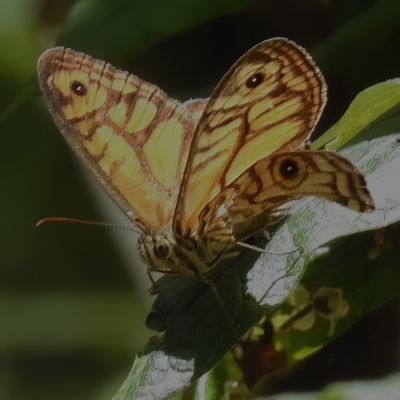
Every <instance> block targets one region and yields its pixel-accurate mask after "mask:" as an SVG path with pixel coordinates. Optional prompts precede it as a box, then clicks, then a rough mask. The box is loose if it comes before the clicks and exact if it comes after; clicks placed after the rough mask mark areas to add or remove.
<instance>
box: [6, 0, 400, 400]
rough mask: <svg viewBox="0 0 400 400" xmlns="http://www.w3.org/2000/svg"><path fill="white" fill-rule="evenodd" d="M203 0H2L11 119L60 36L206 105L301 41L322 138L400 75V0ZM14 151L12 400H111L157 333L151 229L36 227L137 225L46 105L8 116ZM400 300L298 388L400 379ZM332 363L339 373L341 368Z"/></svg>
mask: <svg viewBox="0 0 400 400" xmlns="http://www.w3.org/2000/svg"><path fill="white" fill-rule="evenodd" d="M150 3H151V4H150ZM189 3H190V2H188V1H186V2H184V1H182V0H175V1H174V0H168V1H162V0H157V1H156V0H154V1H152V2H149V1H147V2H145V1H137V2H131V1H128V0H117V1H106V0H96V1H81V2H79V3H78V2H74V1H72V0H57V1H56V0H42V1H39V0H1V1H0V54H1V57H0V108H1V110H4V109H6V107H8V106H9V105H10V104H14V105H15V104H16V103H15V100H16V99H18V98H21V95H22V97H23V93H26V95H27V96H28V95H29V93H30V92H32V91H35V90H37V89H36V87H35V85H34V84H33V81H34V80H35V79H36V78H35V69H36V61H37V58H38V57H39V55H40V54H41V52H42V51H43V50H45V49H46V48H49V47H52V46H54V45H55V44H56V43H59V44H62V45H67V46H71V47H73V48H74V49H75V50H81V51H85V52H87V53H89V54H91V55H92V56H94V57H98V58H103V59H106V61H108V62H110V63H112V64H114V65H116V66H118V67H119V68H122V69H126V70H128V71H130V72H132V73H134V74H136V75H138V76H139V77H141V78H142V79H144V80H146V81H149V82H152V83H154V84H157V85H158V86H160V87H161V88H162V89H163V90H165V91H166V92H167V93H168V94H169V95H170V96H171V97H174V98H177V99H179V100H186V99H189V98H196V97H208V96H209V95H210V94H211V92H212V90H213V88H214V87H215V86H216V84H217V82H218V81H219V79H220V78H221V77H222V76H223V74H224V73H225V72H226V71H227V70H228V68H229V67H230V66H231V65H232V64H233V63H234V62H235V60H236V59H238V58H239V57H240V56H241V55H242V54H243V53H244V52H246V51H247V50H248V49H249V48H250V47H252V46H253V45H255V44H257V43H259V42H260V41H262V40H265V39H268V38H271V37H276V36H283V37H287V38H289V39H291V40H294V41H295V42H296V43H298V44H299V45H301V46H303V47H305V48H306V49H307V50H308V51H309V52H310V53H311V54H312V56H313V58H314V60H315V62H316V63H317V65H318V66H319V68H320V69H321V70H322V72H323V74H324V75H325V77H326V79H327V82H328V87H329V91H328V105H327V108H326V110H325V112H324V115H323V117H322V120H321V121H320V123H319V126H318V128H317V131H316V132H315V135H319V134H322V133H323V132H324V131H325V130H326V129H328V128H329V127H330V126H331V125H332V124H333V123H335V122H336V121H337V120H338V118H339V117H340V116H341V115H342V113H343V112H344V111H345V110H346V108H347V106H348V105H349V103H350V101H351V100H352V99H353V98H354V96H355V95H356V94H357V93H358V92H359V91H361V90H362V89H365V88H367V87H368V86H370V85H372V84H375V83H378V82H381V81H385V80H388V79H393V78H397V77H399V76H400V49H399V46H398V43H399V42H400V2H398V1H397V0H380V1H379V0H264V1H261V0H259V1H250V0H248V1H245V0H240V1H239V0H235V1H233V0H232V1H228V0H226V1H222V0H220V1H211V0H210V1H208V0H196V1H193V4H192V3H190V4H189ZM128 4H129V6H128ZM125 6H126V7H125ZM191 6H192V8H191ZM86 7H89V8H90V19H86V20H85V18H87V13H88V9H87V8H86ZM124 7H125V8H124ZM85 16H86V17H85ZM65 21H67V23H66V24H65V25H64V23H65ZM87 21H89V22H87ZM61 33H62V38H61V39H60V40H59V39H58V38H59V36H60V34H61ZM29 82H30V83H29ZM0 149H1V150H0V153H1V155H0V182H1V187H2V191H1V196H0V232H1V240H0V398H1V399H9V400H39V399H40V400H47V399H58V400H67V399H74V400H89V399H93V400H107V399H111V398H112V396H113V395H114V394H115V393H116V391H117V389H118V388H119V386H120V385H121V383H122V382H123V380H124V379H125V377H126V375H127V373H128V371H129V369H130V368H131V366H132V363H133V360H134V356H135V353H136V352H137V351H138V350H139V349H140V348H141V347H143V346H144V344H145V343H146V342H147V340H148V338H149V337H150V336H151V335H152V333H151V332H150V331H149V330H147V329H146V328H145V326H144V321H145V317H146V313H147V312H148V311H149V309H150V305H151V298H150V295H149V294H147V292H146V291H147V289H148V288H149V286H150V282H149V280H148V277H147V275H146V273H145V267H144V265H143V264H142V263H141V262H140V261H139V260H138V258H137V251H136V243H137V236H136V234H135V233H131V232H126V231H117V232H111V231H110V230H108V229H101V228H94V227H88V226H78V225H61V224H59V225H57V224H54V225H47V226H43V227H41V228H35V224H36V223H37V221H38V220H40V219H42V218H45V217H50V216H68V217H76V218H83V219H88V220H99V221H109V222H114V223H119V224H125V225H129V221H127V220H125V219H124V217H123V215H122V214H121V213H120V212H119V211H118V209H117V207H116V206H115V205H114V204H113V203H112V202H111V201H110V200H109V199H108V197H107V196H106V195H105V193H104V191H103V190H102V189H101V188H100V187H99V184H97V182H95V181H94V180H92V178H91V176H90V174H88V173H87V171H86V170H85V169H84V168H83V167H81V165H80V164H79V163H78V160H77V159H76V157H75V156H74V155H73V154H72V152H71V151H70V149H69V148H68V147H67V145H66V143H64V139H63V138H62V136H61V134H59V132H58V131H57V129H56V127H55V124H54V123H53V121H52V119H51V118H50V115H49V113H48V111H47V110H46V108H45V106H44V102H43V100H42V99H41V97H40V96H37V98H35V99H34V100H30V101H28V102H24V103H23V104H22V105H20V106H19V107H17V109H16V110H15V111H14V112H12V113H10V114H9V115H8V116H7V117H6V118H5V119H4V120H3V121H2V122H1V123H0ZM398 304H399V300H398V299H396V300H394V301H392V302H391V303H390V304H388V305H387V306H386V307H385V308H384V309H382V310H380V311H379V312H376V313H375V314H371V315H370V316H368V317H367V318H366V319H364V320H363V321H361V322H360V323H359V324H357V325H356V326H355V327H353V328H352V329H351V330H350V331H349V332H348V333H347V334H345V335H343V336H342V337H341V338H340V339H339V340H337V341H336V342H334V343H332V344H331V345H330V346H328V348H327V349H325V350H324V351H325V353H320V354H318V355H316V356H313V358H312V360H311V361H310V366H309V368H310V369H307V370H306V371H307V373H304V372H300V375H298V376H294V377H293V387H294V388H298V387H304V388H307V389H312V388H314V387H319V386H320V385H321V384H322V383H325V382H327V381H330V380H332V379H334V378H338V379H339V378H340V379H352V378H354V377H356V378H362V377H364V378H368V377H374V376H382V375H385V374H387V373H389V372H392V371H395V370H397V369H398V367H399V357H398V356H399V351H398V348H399V347H398V336H399V315H398V310H399V305H398ZM360 337H361V338H362V340H361V339H360ZM326 352H327V353H326ZM332 354H335V356H336V364H335V365H331V364H329V363H328V361H327V360H329V359H330V358H331V355H332ZM321 365H322V367H321ZM313 368H314V369H313ZM316 371H318V373H316ZM354 371H357V373H356V374H354ZM310 376H313V377H314V378H313V379H310ZM321 382H322V383H321ZM296 385H297V386H296Z"/></svg>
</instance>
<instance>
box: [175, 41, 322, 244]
mask: <svg viewBox="0 0 400 400" xmlns="http://www.w3.org/2000/svg"><path fill="white" fill-rule="evenodd" d="M325 92H326V87H325V83H324V79H323V77H322V75H321V73H320V72H319V70H318V68H316V66H315V65H314V63H313V62H312V60H311V58H310V57H309V55H308V54H307V53H306V52H305V51H304V50H303V49H301V48H300V47H298V46H297V45H296V44H294V43H293V42H290V41H288V40H287V39H282V38H277V39H272V40H268V41H265V42H263V43H261V44H259V45H257V46H255V47H253V48H252V49H251V50H250V51H249V52H248V53H246V54H245V55H244V56H243V57H242V58H240V59H239V60H238V61H237V63H235V64H234V66H233V67H232V68H231V69H230V70H229V72H228V73H227V74H226V75H225V76H224V78H223V79H222V80H221V82H220V83H219V85H218V86H217V88H216V89H215V91H214V92H213V94H212V96H211V98H210V100H209V101H208V103H207V106H206V108H205V110H204V112H203V115H202V118H201V119H200V121H199V124H198V126H197V128H196V131H195V135H194V139H193V142H192V146H191V149H190V154H189V159H188V163H187V166H186V169H185V174H184V178H183V183H182V188H181V191H180V195H179V201H178V205H177V210H176V214H175V218H174V229H175V233H176V235H177V236H178V237H187V236H190V235H191V234H192V233H193V232H195V231H196V229H197V228H198V216H199V214H200V212H201V210H202V209H203V208H204V207H205V206H206V204H207V203H208V202H210V201H211V200H212V199H214V198H215V197H216V196H217V195H218V194H219V193H221V192H222V191H223V190H224V188H225V187H227V186H228V185H229V184H231V183H232V182H233V181H234V180H235V179H237V178H238V177H239V176H240V175H241V174H242V173H243V172H244V171H246V170H247V169H248V168H249V167H250V166H251V165H253V164H254V163H255V162H257V161H259V160H261V159H262V158H264V157H266V156H268V155H269V154H271V153H273V152H276V151H290V150H294V149H296V148H298V147H299V146H300V145H301V144H302V143H303V142H304V141H305V140H307V138H308V137H309V135H310V134H311V132H312V130H313V128H314V126H315V124H316V122H317V120H318V119H319V116H320V113H321V111H322V108H323V106H324V104H325Z"/></svg>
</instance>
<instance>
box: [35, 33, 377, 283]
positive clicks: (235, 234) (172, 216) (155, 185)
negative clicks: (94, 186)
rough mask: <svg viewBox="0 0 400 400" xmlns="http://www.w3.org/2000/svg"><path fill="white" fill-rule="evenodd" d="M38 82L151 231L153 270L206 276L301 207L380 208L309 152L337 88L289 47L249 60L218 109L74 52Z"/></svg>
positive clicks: (352, 171) (69, 133)
mask: <svg viewBox="0 0 400 400" xmlns="http://www.w3.org/2000/svg"><path fill="white" fill-rule="evenodd" d="M38 75H39V82H40V86H41V89H42V91H43V94H44V97H45V99H46V101H47V104H48V107H49V110H50V112H51V114H52V115H53V117H54V119H55V121H56V123H57V125H58V127H59V128H60V130H61V132H62V133H63V135H64V136H65V138H66V139H67V141H68V142H69V144H70V145H71V147H72V148H73V149H74V151H75V152H76V153H77V154H78V156H79V157H80V158H81V159H82V160H83V161H84V163H85V164H86V165H87V166H89V168H90V169H91V170H92V171H93V172H94V174H95V175H96V176H97V178H98V179H99V180H100V182H101V183H102V184H103V185H104V187H105V188H106V189H107V191H108V192H109V193H110V195H111V196H112V197H113V198H114V199H115V201H116V202H117V203H118V204H119V205H120V207H121V208H122V210H123V211H124V212H125V213H126V215H127V216H128V217H129V218H130V219H131V221H132V222H133V223H134V224H135V225H136V226H137V227H139V228H140V229H141V230H142V231H143V235H142V237H141V239H140V248H141V253H142V255H143V257H144V259H145V261H146V262H147V263H148V265H149V268H150V270H155V271H161V272H169V273H177V274H187V275H198V276H204V275H206V274H207V273H208V272H209V271H210V269H212V268H213V267H214V266H215V265H216V264H217V262H218V261H219V260H221V259H222V258H224V257H226V256H229V255H232V254H236V251H237V248H238V246H237V243H238V241H239V240H244V239H246V238H248V237H249V236H251V235H253V234H255V233H256V232H258V231H260V230H263V229H265V228H266V226H267V225H268V224H270V223H271V221H273V220H274V217H273V215H274V210H277V207H278V206H280V205H282V204H283V203H285V202H288V201H290V200H293V199H296V198H299V197H303V196H309V195H312V196H317V197H321V198H325V199H328V200H331V201H335V202H337V203H340V204H342V205H344V206H346V207H349V208H351V209H353V210H356V211H360V212H363V211H370V210H372V209H373V207H374V206H373V201H372V198H371V196H370V194H369V192H368V190H367V188H366V184H365V180H364V178H363V176H362V175H361V174H360V173H359V172H358V171H357V169H356V168H355V167H354V166H353V165H352V164H351V163H350V162H349V161H347V160H345V159H344V158H342V157H340V156H338V155H336V154H333V153H329V152H326V151H309V150H307V149H306V146H305V144H304V143H305V142H307V141H308V139H309V136H310V134H311V132H312V130H313V129H314V126H315V124H316V123H317V121H318V119H319V117H320V114H321V112H322V109H323V107H324V105H325V102H326V85H325V82H324V78H323V76H322V74H321V72H320V71H319V69H318V68H317V67H316V66H315V64H314V63H313V61H312V60H311V58H310V56H309V55H308V54H307V53H306V52H305V50H304V49H302V48H301V47H299V46H297V45H296V44H295V43H293V42H291V41H289V40H287V39H284V38H275V39H271V40H267V41H264V42H262V43H260V44H258V45H256V46H255V47H253V48H252V49H251V50H249V51H248V52H247V53H246V54H245V55H243V56H242V57H241V58H240V59H239V60H238V61H237V62H236V63H235V64H234V65H233V66H232V68H231V69H230V70H229V71H228V72H227V74H226V75H225V76H224V77H223V78H222V80H221V81H220V83H219V84H218V86H217V87H216V89H215V90H214V92H213V93H212V95H211V97H210V98H209V99H206V100H191V101H187V102H185V103H179V102H178V101H176V100H173V99H171V98H169V97H168V96H167V95H166V94H165V93H164V92H163V91H161V90H160V89H159V88H158V87H156V86H154V85H151V84H149V83H146V82H144V81H142V80H140V79H139V78H138V77H136V76H134V75H130V74H129V73H127V72H123V71H120V70H117V69H115V68H114V67H113V66H111V65H110V64H107V63H105V62H104V61H100V60H96V59H94V58H92V57H90V56H88V55H86V54H83V53H79V52H76V51H73V50H71V49H67V48H62V47H57V48H53V49H49V50H47V51H45V52H44V53H43V55H42V56H41V57H40V59H39V63H38Z"/></svg>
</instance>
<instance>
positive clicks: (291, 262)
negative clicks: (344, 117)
mask: <svg viewBox="0 0 400 400" xmlns="http://www.w3.org/2000/svg"><path fill="white" fill-rule="evenodd" d="M339 154H341V155H343V156H344V157H347V158H348V159H351V160H352V162H353V163H354V164H355V165H356V166H357V167H358V168H359V169H360V171H361V172H362V173H364V176H366V179H367V183H368V187H369V189H370V191H371V194H372V197H373V198H374V200H375V204H376V208H377V209H376V210H375V211H374V212H372V213H369V214H360V213H357V212H354V211H351V210H349V209H347V208H344V207H342V206H340V205H338V204H335V203H331V202H328V201H325V200H321V199H315V198H304V199H302V200H300V201H298V202H295V203H294V204H293V206H292V207H290V208H289V210H288V212H287V217H286V218H285V221H284V223H283V224H282V225H281V226H279V228H278V229H277V231H276V232H275V233H274V235H273V237H272V239H271V240H270V241H269V242H268V244H267V246H266V250H267V251H268V252H269V253H268V254H263V255H261V257H259V258H258V259H257V260H256V261H255V262H254V259H255V258H257V255H255V254H254V253H255V252H253V253H247V254H245V255H243V256H242V257H241V258H240V259H238V260H236V261H235V262H234V263H233V265H231V266H230V267H229V268H228V269H227V270H226V271H224V272H223V273H221V274H220V275H219V276H217V277H216V278H215V280H214V282H215V285H216V288H217V290H218V293H219V295H220V297H221V299H222V301H223V303H224V305H225V310H224V309H223V308H222V307H221V306H220V305H219V304H218V301H217V299H216V298H215V296H214V295H213V293H212V292H211V290H210V288H209V287H207V285H205V284H203V283H201V282H198V283H197V284H196V286H195V287H194V289H193V290H192V291H191V294H192V297H191V299H190V301H187V302H186V300H187V299H186V298H184V297H183V298H182V302H184V303H185V307H186V309H184V308H185V307H182V309H179V308H180V307H181V305H180V303H179V301H178V299H179V295H178V294H177V291H176V290H175V291H174V292H173V293H172V294H169V293H163V301H162V304H163V305H164V307H165V309H166V310H167V311H166V313H167V315H168V313H169V312H171V311H172V314H173V318H171V319H170V320H169V321H168V323H167V324H166V325H164V327H166V330H165V332H164V334H163V335H162V336H161V337H157V338H156V339H154V340H153V341H152V342H151V343H150V344H149V345H148V346H147V347H146V348H145V350H144V351H143V353H142V354H141V355H140V356H139V357H138V359H137V360H136V362H135V364H134V366H133V369H132V372H131V374H130V375H129V377H128V378H127V380H126V381H125V383H124V385H123V386H122V388H121V389H120V391H119V392H118V394H117V395H116V396H115V397H114V400H122V399H124V400H127V399H130V400H131V399H137V398H141V397H143V396H144V395H147V396H149V398H150V397H151V398H156V399H164V398H167V397H169V396H171V395H173V394H174V393H177V392H178V391H180V390H182V389H183V388H184V387H186V386H187V385H189V384H190V383H191V382H193V381H194V380H196V379H197V378H199V377H200V376H201V375H203V374H204V373H205V372H207V371H208V370H209V369H210V368H211V367H213V366H214V365H215V364H216V363H217V362H218V361H219V360H220V359H221V358H222V357H223V356H224V354H225V353H226V352H227V351H228V350H229V349H230V348H231V347H232V346H233V345H234V344H235V342H236V341H237V338H238V337H240V336H241V335H242V334H243V333H244V332H246V331H247V330H248V329H249V328H250V327H251V326H252V325H254V323H256V322H257V321H258V320H259V319H260V317H261V315H270V314H271V313H272V312H273V311H274V310H275V309H276V307H277V306H279V305H280V304H281V303H282V302H283V301H284V300H285V299H286V298H287V297H288V295H289V294H290V293H291V292H292V291H293V289H294V288H295V287H296V286H297V284H298V282H299V280H300V278H301V277H302V275H303V273H304V271H305V269H306V267H307V266H308V264H309V262H310V261H313V260H315V257H316V256H315V254H314V252H315V250H316V249H317V248H318V247H320V246H323V245H325V244H327V243H329V242H332V241H333V240H335V239H338V238H341V237H343V236H346V235H352V234H355V233H357V232H363V231H368V230H372V229H377V228H381V227H383V226H387V225H389V224H392V223H395V222H398V221H399V220H400V208H399V207H400V182H399V179H398V173H397V171H398V170H399V169H400V143H398V142H397V140H396V136H394V135H392V136H387V137H383V138H378V139H374V140H371V141H369V142H362V143H359V144H356V145H354V146H351V147H348V148H346V149H344V150H342V151H340V152H339ZM388 188H390V190H388ZM172 279H175V277H172ZM397 282H399V281H396V282H395V283H397ZM202 285H203V287H202V289H200V288H201V286H202ZM396 290H397V291H398V292H400V284H399V285H398V287H397V289H396ZM189 292H190V291H189ZM194 293H197V294H196V295H194ZM177 296H178V297H177ZM158 314H159V315H160V312H159V310H158ZM167 319H168V318H165V316H164V317H162V322H160V323H159V324H158V325H159V326H163V321H166V320H167Z"/></svg>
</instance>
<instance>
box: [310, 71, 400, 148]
mask: <svg viewBox="0 0 400 400" xmlns="http://www.w3.org/2000/svg"><path fill="white" fill-rule="evenodd" d="M399 102H400V80H397V79H396V80H392V81H387V82H383V83H379V84H377V85H374V86H371V87H369V88H368V89H365V90H363V91H362V92H361V93H359V94H358V95H357V96H356V98H355V99H354V101H353V102H352V103H351V105H350V107H349V108H348V110H347V111H346V112H345V114H344V115H343V117H342V118H341V119H340V120H339V122H337V123H336V124H335V125H333V126H332V128H330V129H329V130H328V131H327V132H326V133H325V134H324V135H322V136H321V137H320V138H318V139H317V140H316V141H314V142H313V143H312V145H311V148H312V149H318V148H321V147H325V148H326V149H327V150H336V149H339V148H341V147H342V146H343V145H344V144H347V145H349V144H355V143H357V142H360V141H362V140H368V139H371V138H374V137H378V136H384V135H389V134H391V133H396V132H400V117H399V115H400V114H399V111H400V109H399V107H400V104H399Z"/></svg>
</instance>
